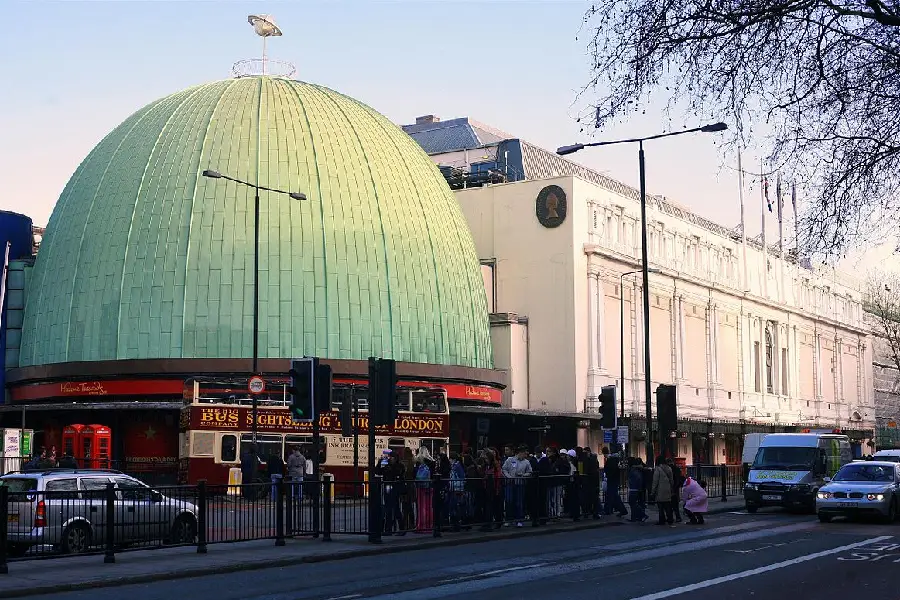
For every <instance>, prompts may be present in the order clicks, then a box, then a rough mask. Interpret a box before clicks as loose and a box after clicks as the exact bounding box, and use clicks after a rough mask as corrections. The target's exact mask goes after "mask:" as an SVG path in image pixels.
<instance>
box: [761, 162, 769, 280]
mask: <svg viewBox="0 0 900 600" xmlns="http://www.w3.org/2000/svg"><path fill="white" fill-rule="evenodd" d="M759 173H760V175H761V176H762V185H761V186H759V200H760V204H759V207H760V209H761V210H760V218H761V221H762V259H763V264H762V266H763V270H762V286H761V287H762V294H763V296H768V290H769V251H768V249H767V248H766V188H767V187H768V185H769V182H768V181H767V180H766V175H765V170H763V161H762V159H760V160H759Z"/></svg>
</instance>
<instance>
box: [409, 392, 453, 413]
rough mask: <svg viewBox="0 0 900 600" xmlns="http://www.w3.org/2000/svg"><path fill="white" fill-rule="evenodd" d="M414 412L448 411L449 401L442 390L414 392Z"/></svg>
mask: <svg viewBox="0 0 900 600" xmlns="http://www.w3.org/2000/svg"><path fill="white" fill-rule="evenodd" d="M413 412H423V413H443V412H447V403H446V402H445V401H444V394H442V393H441V392H413Z"/></svg>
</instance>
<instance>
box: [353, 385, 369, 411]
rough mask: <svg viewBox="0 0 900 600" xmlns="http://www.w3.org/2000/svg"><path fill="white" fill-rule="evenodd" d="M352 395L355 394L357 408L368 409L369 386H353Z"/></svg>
mask: <svg viewBox="0 0 900 600" xmlns="http://www.w3.org/2000/svg"><path fill="white" fill-rule="evenodd" d="M353 395H354V396H356V404H357V406H358V407H359V410H369V386H367V385H356V386H353Z"/></svg>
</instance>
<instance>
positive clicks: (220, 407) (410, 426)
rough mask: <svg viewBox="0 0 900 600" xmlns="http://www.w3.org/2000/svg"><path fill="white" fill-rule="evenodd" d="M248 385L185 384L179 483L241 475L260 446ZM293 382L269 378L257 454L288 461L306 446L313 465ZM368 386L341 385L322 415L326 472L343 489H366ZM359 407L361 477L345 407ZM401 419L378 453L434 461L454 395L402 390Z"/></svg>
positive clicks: (386, 431)
mask: <svg viewBox="0 0 900 600" xmlns="http://www.w3.org/2000/svg"><path fill="white" fill-rule="evenodd" d="M247 383H248V380H247V379H246V378H235V379H222V378H203V377H194V378H190V379H187V380H186V381H185V387H184V406H183V408H182V410H181V428H180V439H179V481H181V482H182V483H190V484H194V483H196V482H197V481H199V480H201V479H205V480H207V481H208V482H209V483H211V484H225V483H228V474H229V471H230V470H231V469H232V468H235V467H239V466H240V461H241V455H242V454H244V452H245V451H247V450H248V449H249V446H250V444H251V443H252V442H253V434H252V429H253V411H252V403H253V400H252V398H251V396H250V394H249V392H248V391H247ZM287 385H288V380H287V379H279V378H267V379H266V391H265V392H264V393H262V394H260V395H258V396H257V419H256V429H257V435H256V447H257V454H258V455H259V456H260V458H262V459H264V460H265V459H266V457H268V456H269V455H270V454H272V453H276V454H279V455H280V456H282V458H285V459H286V457H287V455H288V454H289V453H290V452H291V450H292V448H293V447H295V446H299V447H301V448H302V449H304V450H305V451H306V452H307V455H308V456H309V457H310V458H311V455H312V454H311V453H312V452H313V428H312V423H300V422H295V421H294V420H293V418H292V417H291V413H290V410H289V406H290V398H289V396H288V394H287ZM368 393H369V388H368V384H367V383H366V382H365V381H355V380H341V379H337V380H335V381H334V390H333V393H332V402H331V406H330V407H328V408H327V409H325V410H320V413H319V438H320V440H319V462H320V470H321V471H322V472H327V473H331V474H332V475H334V476H335V479H336V481H359V480H360V479H361V477H362V473H363V468H364V467H365V465H366V464H367V461H368V451H369V447H368V427H369V418H368V400H367V399H368ZM354 398H355V399H356V402H357V406H358V414H359V416H358V419H357V422H356V423H355V424H354V425H355V427H356V428H357V431H358V435H359V452H358V459H359V465H360V468H359V469H357V470H355V469H354V461H353V458H354V453H353V445H354V440H353V437H352V436H351V437H344V436H343V435H342V434H341V433H342V428H341V406H342V405H343V403H344V402H348V401H352V400H353V399H354ZM395 405H396V407H397V419H396V421H395V422H394V424H393V425H392V426H389V427H378V428H377V429H376V437H375V449H376V454H378V455H380V454H381V452H382V451H383V450H384V449H387V448H390V449H391V450H392V451H394V452H401V451H403V450H404V449H405V448H410V449H412V451H413V453H415V452H416V451H417V450H418V449H419V447H421V446H425V447H427V448H428V450H429V451H430V452H431V453H432V454H436V453H437V452H438V451H439V449H440V448H442V447H446V446H447V445H448V443H449V437H448V436H449V424H450V416H449V411H448V408H447V392H446V391H445V390H444V389H442V388H440V387H435V386H431V385H428V384H425V383H415V382H399V383H398V386H397V394H396V397H395Z"/></svg>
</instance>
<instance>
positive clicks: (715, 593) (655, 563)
mask: <svg viewBox="0 0 900 600" xmlns="http://www.w3.org/2000/svg"><path fill="white" fill-rule="evenodd" d="M895 564H896V565H900V525H898V524H895V525H880V524H875V523H847V522H834V523H831V524H827V525H826V524H821V523H819V522H818V521H817V520H816V518H815V517H814V516H809V515H788V514H784V513H779V512H768V511H761V512H760V513H758V514H756V515H748V514H738V513H730V514H724V515H716V516H712V517H709V518H708V520H707V524H706V525H705V526H690V525H680V526H678V527H676V528H669V527H659V526H657V525H655V524H651V523H648V524H646V525H632V524H627V525H624V526H621V527H607V528H601V529H595V530H585V531H579V532H568V533H561V534H554V535H549V536H541V537H534V538H520V539H513V540H498V541H494V542H485V543H481V544H473V545H465V546H454V547H446V548H437V549H431V550H423V551H419V552H406V553H400V554H391V555H385V556H381V557H379V556H374V557H366V558H358V559H351V560H343V561H335V562H326V563H319V564H310V565H298V566H294V567H282V568H273V569H268V570H261V571H250V572H240V573H222V574H219V575H212V576H207V577H199V578H194V579H181V580H177V581H169V582H157V583H152V584H140V585H130V586H126V587H118V588H107V589H95V590H88V591H83V592H71V593H65V594H57V595H52V596H44V598H53V599H55V600H75V599H85V600H87V599H91V600H100V599H106V598H109V599H112V598H116V599H118V598H123V597H124V598H129V600H151V599H166V600H170V599H171V598H174V597H182V598H191V597H209V598H217V599H219V600H231V599H234V600H237V599H242V600H247V599H250V600H300V599H311V600H338V599H340V600H432V599H437V598H446V599H454V600H457V599H458V600H463V599H465V600H471V599H472V598H479V600H500V599H504V600H506V599H518V598H567V599H581V598H584V599H586V600H587V599H590V600H596V599H598V598H602V599H603V600H619V599H622V600H626V599H638V600H658V599H663V598H690V599H691V600H706V599H709V600H724V599H728V598H741V599H745V598H750V597H754V596H755V597H759V598H766V599H779V598H784V599H791V600H797V598H816V599H817V600H828V599H832V598H833V599H838V598H840V599H842V600H843V599H846V598H850V597H859V598H863V597H872V598H875V597H878V598H896V597H897V591H896V590H897V583H896V581H895V580H894V577H893V575H894V573H895V572H896V571H897V569H898V568H900V567H895V566H894V565H895Z"/></svg>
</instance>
